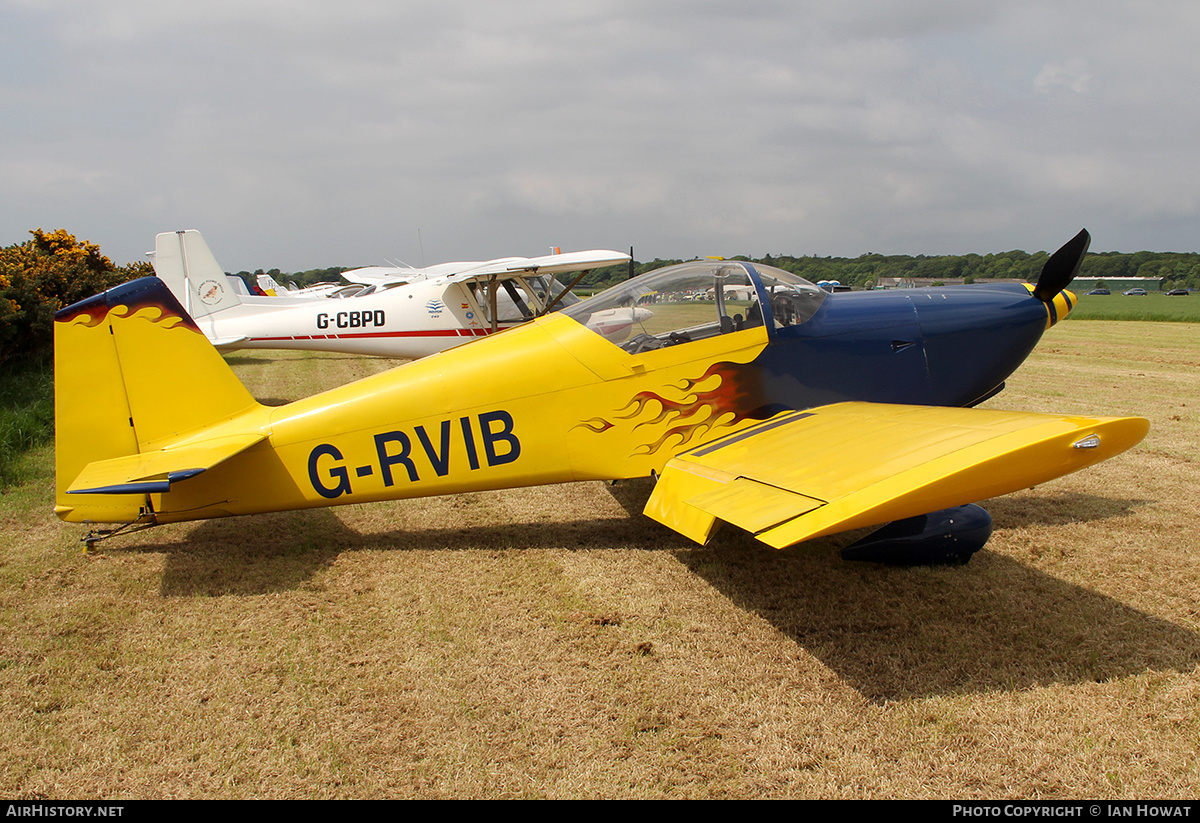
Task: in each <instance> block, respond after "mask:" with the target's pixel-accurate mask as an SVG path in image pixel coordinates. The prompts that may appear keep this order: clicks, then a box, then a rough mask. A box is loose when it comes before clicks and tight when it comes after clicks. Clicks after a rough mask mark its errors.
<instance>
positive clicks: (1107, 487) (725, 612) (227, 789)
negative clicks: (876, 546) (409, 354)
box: [0, 298, 1200, 799]
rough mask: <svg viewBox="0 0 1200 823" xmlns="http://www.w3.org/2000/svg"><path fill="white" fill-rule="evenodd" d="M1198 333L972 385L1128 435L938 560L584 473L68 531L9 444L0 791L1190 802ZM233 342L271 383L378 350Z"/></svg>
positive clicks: (1078, 351)
mask: <svg viewBox="0 0 1200 823" xmlns="http://www.w3.org/2000/svg"><path fill="white" fill-rule="evenodd" d="M1128 299H1133V298H1128ZM1181 299H1183V300H1187V299H1191V298H1181ZM1198 332H1200V327H1197V326H1189V325H1187V324H1180V323H1171V324H1161V323H1105V322H1095V323H1063V324H1059V325H1057V326H1055V327H1054V328H1053V329H1052V330H1050V332H1048V333H1047V335H1046V338H1045V340H1044V341H1043V343H1042V345H1041V346H1040V347H1039V349H1038V350H1037V351H1035V353H1034V355H1033V356H1032V357H1031V358H1030V360H1029V361H1028V362H1027V363H1026V364H1025V365H1024V366H1023V367H1022V368H1021V369H1020V370H1019V371H1018V372H1017V374H1016V375H1014V376H1013V377H1012V378H1011V379H1010V380H1009V383H1008V386H1009V387H1008V389H1007V390H1006V391H1005V392H1004V393H1002V394H1001V395H999V396H998V397H997V398H994V399H993V400H992V401H990V403H989V405H991V406H994V407H1002V408H1026V409H1035V410H1046V411H1058V412H1064V413H1071V414H1097V413H1106V412H1112V413H1122V414H1124V413H1134V414H1143V415H1146V416H1148V417H1150V418H1151V421H1152V430H1151V434H1150V436H1149V437H1148V438H1147V440H1146V441H1145V443H1144V444H1143V445H1141V446H1139V447H1138V448H1136V449H1135V450H1133V451H1132V452H1129V453H1128V454H1126V455H1123V456H1121V457H1118V458H1116V459H1114V460H1111V461H1108V462H1106V463H1104V464H1101V465H1100V466H1097V467H1095V468H1093V469H1091V470H1089V471H1086V472H1082V473H1080V474H1077V475H1073V476H1071V477H1068V478H1064V479H1062V480H1059V481H1055V482H1053V483H1048V484H1046V485H1044V486H1042V487H1039V488H1037V489H1034V490H1029V491H1026V492H1022V493H1019V494H1014V495H1009V496H1006V497H1004V498H998V499H996V500H992V501H988V502H987V503H986V506H987V508H988V509H989V510H990V511H991V512H992V514H993V516H994V517H995V521H996V531H995V533H994V535H993V537H992V540H991V542H990V543H989V545H988V547H987V549H985V550H984V551H983V552H981V553H980V554H979V555H977V556H976V557H975V559H974V560H972V561H971V563H970V564H969V565H967V566H965V567H962V568H953V569H946V568H941V569H929V568H926V569H886V568H879V567H875V566H870V565H852V564H847V563H844V562H842V561H841V560H840V559H839V558H838V556H837V549H838V548H839V546H841V545H844V544H845V542H846V541H847V539H848V538H846V537H845V536H843V537H839V538H831V539H827V540H821V541H814V542H813V543H810V544H806V545H802V546H797V547H794V548H792V549H788V550H785V551H782V552H775V551H772V550H769V549H766V548H764V547H763V546H761V545H759V544H757V543H756V542H755V541H754V540H753V539H750V538H748V537H746V536H745V535H744V534H742V533H739V532H737V531H736V530H732V529H726V530H723V531H721V532H719V533H718V534H717V535H716V537H715V538H714V540H713V541H712V543H711V544H710V545H709V546H708V547H705V548H700V547H696V546H692V545H691V544H689V543H688V542H687V541H686V540H684V539H682V538H680V537H678V536H677V535H675V534H673V533H672V532H669V531H667V530H666V529H663V528H661V527H659V526H657V525H656V524H654V523H652V522H650V521H648V520H646V519H644V518H641V517H639V516H637V515H636V514H635V515H630V514H629V511H634V512H636V511H637V510H638V509H639V508H640V505H641V503H642V502H643V501H644V498H645V495H646V493H647V489H645V488H643V487H640V486H638V485H636V484H634V485H631V486H623V487H617V488H616V489H610V488H608V487H606V486H604V485H602V484H599V483H584V484H572V485H566V486H555V487H545V488H537V489H515V490H509V491H504V492H495V493H486V494H471V495H461V496H454V497H443V498H434V499H428V500H412V501H400V502H396V503H385V504H375V505H370V506H352V507H345V508H341V509H334V510H326V511H309V512H299V513H284V514H278V515H268V516H263V517H252V518H237V519H230V520H217V521H208V522H203V523H195V524H182V525H177V526H165V527H161V528H159V529H155V530H152V531H149V532H144V533H141V534H138V535H132V536H129V537H126V538H123V539H119V540H114V541H112V542H109V543H103V544H101V546H100V548H99V549H98V550H97V551H95V552H93V553H90V554H87V555H85V554H82V553H81V552H80V550H79V543H78V539H79V537H80V536H81V535H82V533H83V532H84V531H85V529H84V528H83V527H80V526H75V525H68V524H62V523H59V522H57V521H56V520H55V518H54V517H53V514H52V508H53V490H52V487H51V486H52V484H51V483H50V482H49V481H50V480H51V479H52V478H51V470H50V468H49V466H50V461H49V460H47V459H45V457H46V455H47V454H49V452H50V449H49V448H48V447H47V446H44V445H43V446H38V447H35V448H34V449H33V450H32V451H31V452H29V453H28V455H27V456H28V457H31V458H36V459H34V460H33V462H32V465H33V466H34V467H35V468H33V469H31V470H30V471H31V472H32V474H31V475H30V476H29V478H28V479H26V480H24V481H22V482H20V483H18V484H16V485H14V486H13V487H12V488H11V489H10V490H9V491H8V493H6V494H5V496H4V497H3V498H0V501H2V502H0V505H2V506H3V510H2V512H0V702H2V703H3V705H4V706H5V711H4V712H3V713H0V794H3V795H4V796H6V797H12V798H70V797H104V798H113V799H120V798H138V797H422V798H426V797H654V798H660V797H736V798H744V797H872V798H875V797H935V798H959V797H962V798H980V799H983V798H986V799H998V798H1002V797H1003V798H1048V799H1066V798H1084V797H1087V798H1102V797H1103V798H1118V799H1121V798H1128V799H1134V798H1138V799H1146V798H1165V797H1193V796H1195V795H1196V794H1197V792H1200V755H1198V754H1197V747H1196V741H1197V740H1198V739H1200V556H1198V555H1197V553H1196V552H1195V546H1196V544H1197V540H1198V538H1200V532H1198V530H1197V528H1198V527H1197V524H1198V523H1200V473H1198V472H1197V471H1196V467H1197V465H1198V464H1200V414H1198V411H1200V401H1196V400H1194V398H1196V397H1198V396H1200V334H1198ZM231 360H232V361H233V362H234V368H235V370H236V371H237V372H238V374H239V375H240V376H241V377H242V379H243V380H244V381H245V382H246V384H247V385H248V386H249V387H250V388H251V390H252V392H253V393H255V395H256V396H259V397H266V398H270V399H273V400H275V401H283V400H287V399H291V398H293V397H296V396H299V395H300V394H303V393H307V392H310V391H313V390H316V389H318V388H321V387H325V386H329V385H334V384H337V383H341V382H345V380H346V379H348V378H349V377H351V376H361V375H362V374H363V373H369V372H373V371H378V370H381V369H384V368H388V367H390V365H391V364H390V363H389V362H387V361H376V360H367V359H361V358H347V357H339V356H336V355H330V356H325V355H300V354H295V355H293V354H277V353H262V354H252V355H251V354H247V355H239V356H237V357H235V358H231Z"/></svg>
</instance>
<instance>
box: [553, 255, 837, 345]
mask: <svg viewBox="0 0 1200 823" xmlns="http://www.w3.org/2000/svg"><path fill="white" fill-rule="evenodd" d="M825 296H826V292H824V291H823V290H821V289H819V288H817V287H816V286H814V285H813V284H812V283H810V282H808V281H807V280H805V279H804V278H802V277H797V276H796V275H794V274H790V273H789V272H786V271H783V270H782V269H777V268H774V267H773V266H762V265H757V264H748V263H741V262H737V261H730V260H698V261H694V262H691V263H683V264H681V265H678V266H670V267H668V268H665V269H659V270H658V271H653V272H650V273H648V274H644V275H642V276H641V277H635V278H634V279H633V280H629V281H627V282H625V283H621V284H620V285H617V286H614V287H613V288H611V289H609V290H607V291H605V292H601V293H600V294H598V295H596V296H595V297H592V298H589V299H588V300H584V301H582V302H580V303H577V304H575V305H573V306H571V307H569V308H568V309H566V310H564V312H563V313H564V314H566V315H569V316H570V317H573V318H574V319H575V320H577V321H579V322H580V323H582V324H583V325H585V326H587V327H588V328H589V329H591V330H592V331H595V332H596V333H597V334H601V335H603V336H604V337H605V338H607V339H608V340H609V341H611V342H613V343H617V344H618V345H620V346H621V348H623V349H625V351H628V352H630V353H631V354H637V353H640V352H643V351H649V350H652V349H660V348H664V347H666V346H674V345H678V344H680V343H689V342H692V341H694V340H702V339H704V338H706V337H714V336H716V335H719V334H728V333H729V332H734V331H741V330H743V329H750V328H754V327H755V326H761V325H763V324H764V323H765V322H770V323H771V324H772V325H773V327H774V328H776V329H778V328H783V327H785V326H793V325H799V324H800V323H803V322H804V321H806V320H808V318H810V317H812V315H813V314H814V313H815V312H816V311H817V309H818V308H819V307H820V305H821V301H822V300H823V299H824V298H825ZM764 300H765V301H766V305H764Z"/></svg>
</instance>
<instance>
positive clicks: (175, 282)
mask: <svg viewBox="0 0 1200 823" xmlns="http://www.w3.org/2000/svg"><path fill="white" fill-rule="evenodd" d="M154 273H155V274H157V275H158V276H159V278H160V279H161V280H162V281H163V282H164V283H166V284H167V287H168V288H169V289H170V290H171V293H172V294H173V295H175V299H176V300H178V301H179V302H180V303H181V304H183V308H184V309H185V310H186V311H187V313H188V314H189V315H190V316H191V317H192V318H193V319H194V320H196V321H200V320H202V319H203V318H205V317H207V316H209V315H210V314H216V313H217V312H219V311H223V310H225V309H228V308H230V307H232V306H236V305H239V304H240V303H241V302H242V301H241V298H239V297H238V295H237V292H236V291H235V290H234V287H233V284H232V283H231V282H230V281H229V278H228V277H227V276H226V275H225V271H224V269H222V268H221V265H220V264H219V263H218V262H217V259H216V258H215V257H213V253H212V252H211V251H210V250H209V248H208V244H207V243H205V242H204V238H203V237H202V236H201V235H200V232H198V231H196V230H195V229H188V230H187V231H169V232H163V233H162V234H160V235H158V236H157V237H155V238H154Z"/></svg>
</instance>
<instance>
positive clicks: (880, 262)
mask: <svg viewBox="0 0 1200 823" xmlns="http://www.w3.org/2000/svg"><path fill="white" fill-rule="evenodd" d="M30 234H31V235H32V237H31V238H30V239H29V240H26V241H25V242H24V243H16V244H13V245H11V246H6V247H4V248H0V361H2V360H4V359H6V358H10V357H13V356H15V355H19V354H23V353H32V352H37V351H39V350H45V349H48V348H49V347H50V345H51V341H52V338H53V321H54V312H56V311H58V310H59V309H60V308H63V307H64V306H68V305H70V304H71V303H74V302H76V301H78V300H82V299H84V298H85V297H91V296H92V295H93V294H98V293H100V292H102V291H104V290H105V289H109V288H112V287H113V286H116V285H119V284H120V283H124V282H125V281H127V280H132V279H134V278H137V277H144V276H146V275H150V274H153V273H154V269H153V267H152V266H151V264H150V263H148V262H139V263H130V264H128V265H124V266H117V265H114V264H113V262H112V261H111V260H109V259H108V258H107V257H105V256H104V255H103V254H101V253H100V247H99V246H97V245H96V244H95V243H90V242H88V241H86V240H84V241H80V240H77V239H76V238H75V235H73V234H71V233H70V232H68V231H67V230H66V229H55V230H54V231H50V232H46V231H43V230H42V229H34V230H33V231H31V232H30ZM1047 257H1048V254H1047V252H1044V251H1039V252H1033V253H1032V254H1031V253H1028V252H1024V251H1021V250H1019V249H1017V250H1013V251H1006V252H1000V253H997V254H963V255H915V256H914V255H899V254H891V255H886V254H877V253H874V252H869V253H867V254H863V255H859V256H858V257H818V256H807V257H794V256H791V255H786V254H778V255H772V254H768V255H765V256H763V257H747V256H744V255H739V256H737V257H733V258H731V259H733V260H745V261H750V262H754V263H764V264H766V265H770V266H776V267H778V268H781V269H784V270H786V271H790V272H792V273H794V274H797V275H799V276H801V277H803V278H805V279H806V280H811V281H812V282H814V283H815V282H818V281H820V280H837V281H839V282H841V283H842V284H843V285H848V286H854V287H856V288H874V287H876V286H879V285H881V284H889V283H890V282H891V281H892V280H893V278H900V279H920V280H926V281H932V282H937V281H943V282H944V281H952V280H953V281H957V280H962V281H964V282H967V283H973V282H976V281H979V280H988V279H1017V280H1027V281H1031V282H1032V281H1036V280H1037V277H1038V275H1039V274H1040V273H1041V270H1042V266H1043V265H1045V263H1046V258H1047ZM682 262H684V261H683V260H664V259H662V258H655V259H654V260H651V261H645V262H636V261H635V262H634V265H633V266H632V270H633V273H634V274H635V275H637V274H644V273H646V272H648V271H653V270H655V269H659V268H662V267H664V266H670V265H673V264H676V263H682ZM348 268H350V267H348V266H334V267H330V268H323V269H308V270H306V271H300V272H293V273H291V274H288V273H285V272H282V271H280V270H279V269H270V270H268V271H266V272H264V271H263V270H262V269H259V270H258V271H256V272H238V275H239V276H242V277H243V278H244V279H246V280H247V281H248V282H249V283H250V284H253V283H254V281H255V275H258V274H264V273H265V274H270V275H271V276H272V277H274V278H275V280H276V281H278V282H280V283H285V282H287V281H292V282H295V283H296V284H297V285H300V286H306V285H311V284H313V283H318V282H322V281H337V280H338V279H339V277H340V275H341V273H342V272H343V271H346V270H347V269H348ZM629 274H630V266H629V265H627V264H623V265H618V266H607V267H605V268H601V269H595V270H593V271H591V272H589V273H588V274H587V275H586V276H585V277H584V278H583V280H582V281H581V284H580V285H581V287H583V288H585V289H589V290H593V291H595V290H598V289H602V288H606V287H607V286H610V285H613V284H615V283H619V282H621V281H623V280H625V279H627V278H628V277H629ZM1080 276H1081V277H1090V278H1098V279H1104V278H1112V277H1134V276H1136V277H1156V278H1162V279H1163V280H1164V281H1165V283H1164V285H1165V287H1166V288H1177V287H1183V288H1194V289H1200V253H1196V252H1151V251H1139V252H1131V253H1127V252H1101V253H1098V254H1089V255H1088V256H1087V258H1086V259H1085V260H1084V263H1083V267H1082V269H1081V271H1080Z"/></svg>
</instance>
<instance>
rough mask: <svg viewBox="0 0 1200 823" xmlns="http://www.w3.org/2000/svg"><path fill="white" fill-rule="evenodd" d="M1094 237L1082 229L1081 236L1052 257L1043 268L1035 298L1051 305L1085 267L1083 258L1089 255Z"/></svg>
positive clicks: (1034, 293)
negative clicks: (1083, 266)
mask: <svg viewBox="0 0 1200 823" xmlns="http://www.w3.org/2000/svg"><path fill="white" fill-rule="evenodd" d="M1091 243H1092V236H1091V235H1090V234H1088V231H1087V229H1081V230H1080V231H1079V234H1077V235H1075V236H1074V237H1072V238H1071V239H1070V240H1068V241H1067V242H1066V245H1064V246H1063V247H1062V248H1061V249H1059V250H1058V251H1056V252H1055V253H1054V254H1052V255H1050V259H1049V260H1047V261H1046V265H1045V266H1043V267H1042V276H1041V277H1039V278H1038V281H1037V285H1036V286H1034V289H1033V296H1034V297H1036V298H1037V299H1038V300H1041V301H1042V302H1043V303H1049V302H1050V301H1051V300H1053V299H1054V296H1055V295H1057V294H1058V293H1059V292H1060V291H1062V290H1063V289H1065V288H1066V287H1067V285H1068V284H1069V283H1070V282H1071V281H1072V280H1074V279H1075V275H1077V274H1079V267H1080V266H1082V265H1083V256H1084V255H1085V254H1087V250H1088V246H1089V245H1091Z"/></svg>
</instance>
